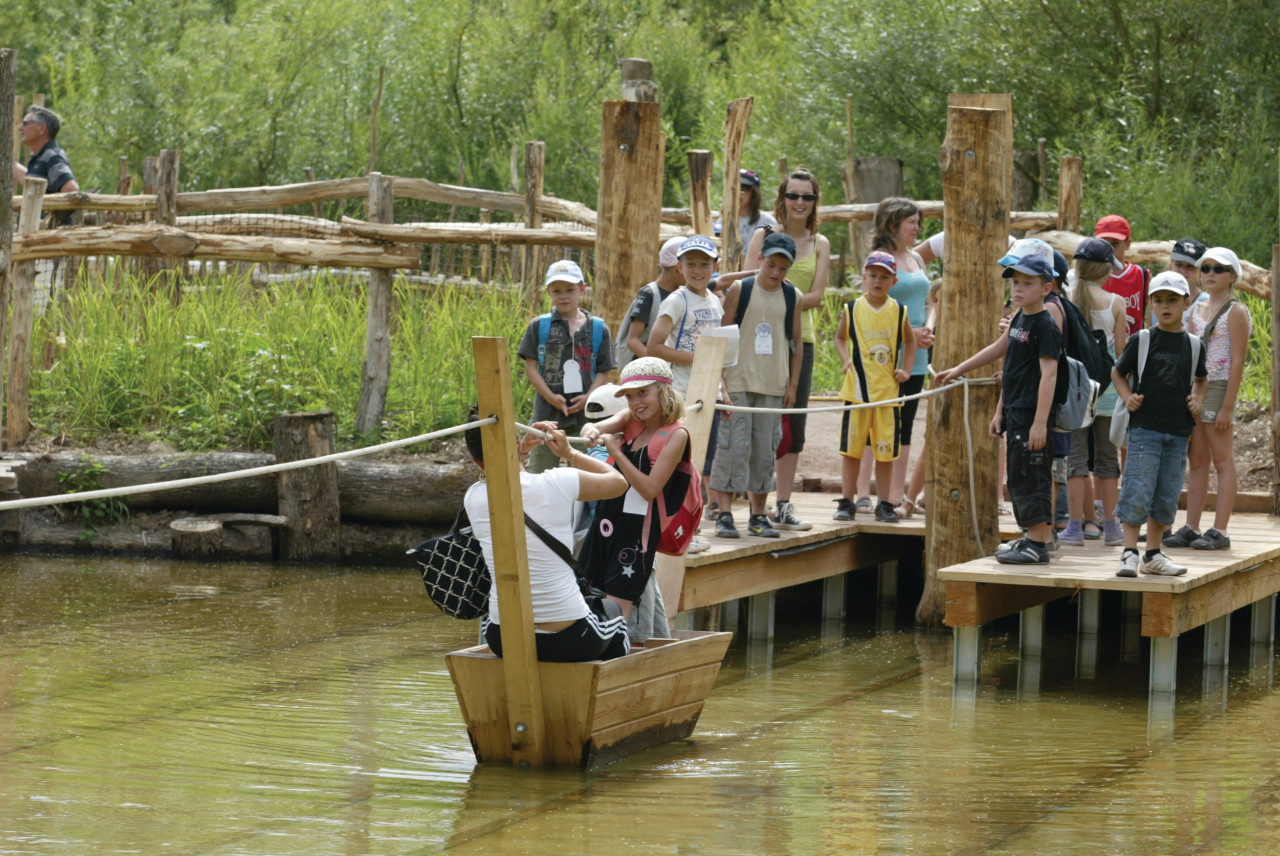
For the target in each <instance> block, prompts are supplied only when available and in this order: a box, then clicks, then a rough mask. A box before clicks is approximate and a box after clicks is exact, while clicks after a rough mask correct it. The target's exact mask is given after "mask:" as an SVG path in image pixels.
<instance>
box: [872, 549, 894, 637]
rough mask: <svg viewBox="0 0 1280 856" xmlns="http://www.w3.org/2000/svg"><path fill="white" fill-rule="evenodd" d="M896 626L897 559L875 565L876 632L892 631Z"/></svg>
mask: <svg viewBox="0 0 1280 856" xmlns="http://www.w3.org/2000/svg"><path fill="white" fill-rule="evenodd" d="M897 627H898V561H897V559H890V560H889V561H886V562H881V563H880V564H879V565H877V566H876V632H877V633H892V632H893V631H894V630H896V629H897Z"/></svg>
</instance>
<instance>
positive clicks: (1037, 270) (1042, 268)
mask: <svg viewBox="0 0 1280 856" xmlns="http://www.w3.org/2000/svg"><path fill="white" fill-rule="evenodd" d="M1015 270H1016V271H1018V272H1019V273H1027V274H1031V275H1032V276H1042V277H1044V280H1045V282H1050V281H1051V280H1052V279H1053V266H1052V265H1050V264H1049V263H1048V262H1047V261H1045V260H1044V259H1042V258H1041V257H1040V256H1023V257H1022V258H1020V259H1018V260H1017V261H1016V262H1014V263H1013V264H1011V265H1009V266H1008V267H1006V268H1005V269H1004V278H1005V279H1008V278H1009V277H1011V276H1013V272H1014V271H1015Z"/></svg>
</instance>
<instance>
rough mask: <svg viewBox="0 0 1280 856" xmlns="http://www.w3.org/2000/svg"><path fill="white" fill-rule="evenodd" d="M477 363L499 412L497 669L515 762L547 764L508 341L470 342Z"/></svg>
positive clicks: (494, 469)
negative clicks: (499, 653)
mask: <svg viewBox="0 0 1280 856" xmlns="http://www.w3.org/2000/svg"><path fill="white" fill-rule="evenodd" d="M471 342H472V349H473V351H474V355H475V365H476V395H477V399H478V400H479V403H480V415H481V416H482V417H488V416H496V417H497V419H498V421H497V423H496V424H494V425H485V426H483V427H482V428H481V429H480V433H481V438H482V441H483V444H484V462H485V463H484V473H485V487H486V490H487V491H488V494H489V511H490V515H489V517H490V521H491V522H492V533H493V564H494V567H493V569H492V570H493V577H494V583H495V584H496V585H497V588H498V601H499V603H502V604H505V608H504V609H503V611H502V672H503V683H504V685H505V687H506V703H507V705H506V706H507V723H508V730H509V734H510V739H511V747H512V752H511V761H512V763H513V764H517V765H518V764H521V763H527V764H529V765H531V766H534V767H541V766H544V765H545V764H546V763H547V757H546V724H545V722H544V720H543V707H542V684H541V681H540V679H539V676H538V654H537V649H536V647H535V644H534V626H533V596H532V593H531V590H530V586H529V552H528V544H527V543H526V541H525V528H524V526H523V518H522V517H521V513H520V509H522V508H524V502H523V501H522V500H521V493H520V462H519V458H518V457H517V455H516V428H515V410H514V407H513V405H512V400H511V366H510V364H509V362H508V356H507V340H506V339H502V338H483V337H479V336H477V337H475V338H474V339H472V340H471Z"/></svg>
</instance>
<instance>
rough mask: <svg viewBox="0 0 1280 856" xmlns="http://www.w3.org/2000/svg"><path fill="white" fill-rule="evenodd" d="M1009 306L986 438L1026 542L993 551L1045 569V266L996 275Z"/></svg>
mask: <svg viewBox="0 0 1280 856" xmlns="http://www.w3.org/2000/svg"><path fill="white" fill-rule="evenodd" d="M1004 277H1005V279H1008V280H1009V300H1010V302H1011V305H1012V306H1013V308H1014V309H1016V310H1018V311H1017V314H1015V315H1014V316H1013V320H1012V321H1011V322H1010V324H1009V350H1008V353H1006V354H1005V358H1004V375H1003V377H1002V379H1001V382H1000V402H999V403H998V404H997V405H996V414H995V417H994V418H993V419H992V420H991V435H992V436H993V437H994V436H999V435H1001V434H1004V436H1005V449H1006V453H1005V469H1006V474H1007V475H1006V477H1007V479H1008V481H1009V496H1010V498H1011V499H1012V500H1013V513H1014V515H1015V516H1016V517H1017V520H1018V525H1019V526H1020V527H1022V528H1023V529H1025V530H1026V533H1027V534H1026V536H1025V537H1023V538H1019V539H1018V540H1016V541H1013V542H1012V543H1010V544H1008V545H1006V546H1004V547H1003V548H1002V549H1000V550H997V551H996V561H997V562H1000V563H1001V564H1005V565H1043V564H1048V562H1049V547H1048V543H1049V542H1050V541H1051V540H1052V538H1053V504H1052V502H1053V444H1052V441H1051V440H1050V439H1049V425H1050V423H1051V422H1052V419H1053V407H1054V402H1053V397H1054V391H1055V388H1056V386H1057V377H1058V356H1059V355H1060V354H1061V353H1062V332H1061V331H1060V330H1059V329H1058V325H1057V324H1055V323H1054V321H1053V318H1052V316H1050V314H1049V313H1048V312H1047V311H1046V310H1045V306H1044V299H1045V297H1046V296H1047V295H1048V294H1049V292H1050V291H1051V290H1052V288H1053V266H1052V265H1051V264H1049V263H1048V262H1046V261H1045V259H1043V258H1041V257H1039V256H1024V257H1022V258H1020V259H1018V260H1016V261H1014V262H1013V264H1011V265H1010V266H1009V267H1006V268H1005V270H1004Z"/></svg>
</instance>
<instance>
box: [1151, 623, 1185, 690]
mask: <svg viewBox="0 0 1280 856" xmlns="http://www.w3.org/2000/svg"><path fill="white" fill-rule="evenodd" d="M1147 686H1148V691H1149V692H1151V693H1153V694H1154V693H1169V694H1170V695H1172V694H1173V692H1174V691H1175V690H1176V689H1177V687H1178V637H1177V636H1171V637H1169V638H1164V637H1160V636H1153V637H1151V672H1150V679H1149V681H1148V684H1147Z"/></svg>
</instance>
